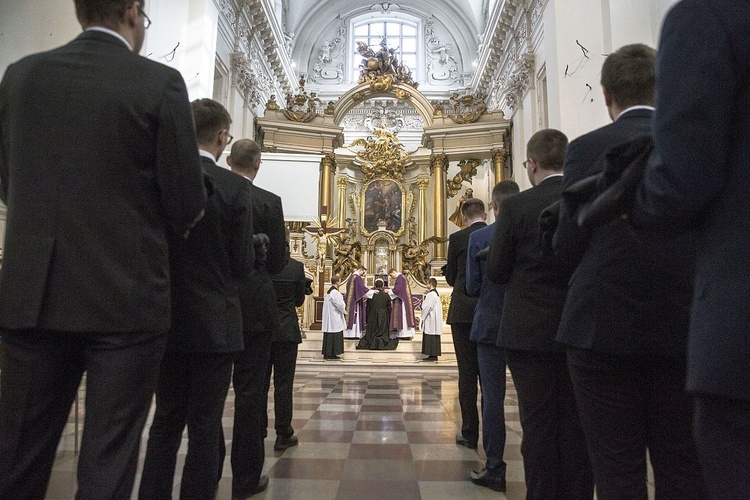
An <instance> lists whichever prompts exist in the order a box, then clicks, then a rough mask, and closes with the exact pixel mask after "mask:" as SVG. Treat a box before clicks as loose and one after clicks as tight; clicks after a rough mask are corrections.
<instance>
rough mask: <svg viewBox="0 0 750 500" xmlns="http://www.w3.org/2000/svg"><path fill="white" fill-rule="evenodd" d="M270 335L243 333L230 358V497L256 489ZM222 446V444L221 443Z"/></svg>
mask: <svg viewBox="0 0 750 500" xmlns="http://www.w3.org/2000/svg"><path fill="white" fill-rule="evenodd" d="M270 357H271V332H263V331H259V332H245V350H244V351H242V352H239V353H237V355H236V356H235V358H234V376H233V383H234V435H233V437H232V493H233V494H234V495H235V496H243V495H247V494H249V493H250V492H252V491H253V490H254V489H255V488H257V486H258V481H260V476H261V472H262V471H263V462H264V461H265V456H266V451H265V446H264V443H263V439H264V436H265V432H266V422H267V420H266V419H267V416H266V415H265V409H266V407H267V406H266V405H267V403H266V399H267V394H266V392H265V391H264V388H265V382H266V369H267V367H268V362H269V359H270ZM222 442H223V441H222Z"/></svg>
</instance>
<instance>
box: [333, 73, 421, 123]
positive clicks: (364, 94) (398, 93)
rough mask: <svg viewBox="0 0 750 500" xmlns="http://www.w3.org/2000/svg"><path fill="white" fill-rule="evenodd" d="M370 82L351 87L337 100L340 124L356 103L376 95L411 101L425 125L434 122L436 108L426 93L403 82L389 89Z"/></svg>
mask: <svg viewBox="0 0 750 500" xmlns="http://www.w3.org/2000/svg"><path fill="white" fill-rule="evenodd" d="M374 87H376V86H374V85H372V83H370V82H365V83H361V84H359V85H357V86H356V87H353V88H351V89H349V90H348V91H347V92H346V93H345V94H344V95H342V96H341V98H340V99H339V100H338V101H337V102H336V105H335V107H334V108H333V120H334V122H336V124H337V125H338V124H339V123H341V120H343V119H344V117H345V116H346V114H347V113H348V112H349V111H350V110H351V109H352V108H353V107H354V106H356V105H358V104H360V103H362V102H364V101H367V100H370V99H374V98H376V97H392V98H395V99H399V100H402V101H407V102H409V103H410V104H411V105H412V106H414V109H416V110H417V112H418V113H419V114H420V116H421V117H422V119H423V120H424V123H425V127H429V126H430V125H432V122H433V119H434V117H433V113H434V108H433V107H432V104H431V103H430V101H429V100H428V99H427V97H425V95H424V94H423V93H422V92H420V91H419V90H417V89H415V88H414V87H412V86H411V85H405V84H401V83H395V84H393V85H392V86H391V87H390V89H388V90H380V89H377V88H374Z"/></svg>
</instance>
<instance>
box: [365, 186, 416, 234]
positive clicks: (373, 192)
mask: <svg viewBox="0 0 750 500" xmlns="http://www.w3.org/2000/svg"><path fill="white" fill-rule="evenodd" d="M362 189H363V196H362V205H363V206H362V228H363V232H364V234H365V235H366V236H369V235H370V234H372V233H374V232H375V231H377V230H378V229H379V225H383V224H384V225H385V230H386V231H389V232H391V233H393V234H395V235H400V234H401V233H403V231H404V220H403V209H404V205H405V204H406V200H405V197H406V194H405V193H404V191H403V189H402V188H401V185H400V184H399V183H398V182H396V181H393V180H391V179H373V180H371V181H369V182H368V183H367V184H365V186H364V187H363V188H362Z"/></svg>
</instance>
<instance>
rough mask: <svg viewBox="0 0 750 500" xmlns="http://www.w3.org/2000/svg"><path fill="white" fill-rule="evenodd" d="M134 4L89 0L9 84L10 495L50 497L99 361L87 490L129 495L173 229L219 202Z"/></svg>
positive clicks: (6, 488) (4, 304)
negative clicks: (57, 462) (60, 450)
mask: <svg viewBox="0 0 750 500" xmlns="http://www.w3.org/2000/svg"><path fill="white" fill-rule="evenodd" d="M124 4H127V2H122V1H116V0H97V1H94V0H77V1H76V8H77V13H78V19H79V21H80V22H81V25H82V26H83V28H84V29H85V32H84V33H82V34H81V35H80V36H78V38H76V39H75V40H73V41H72V42H70V43H69V44H67V45H65V46H63V47H60V48H58V49H55V50H52V51H50V52H45V53H41V54H36V55H32V56H29V57H27V58H24V59H22V60H21V61H19V62H17V63H15V64H13V65H11V66H10V67H9V68H8V70H7V72H6V73H5V77H4V78H3V81H2V83H0V198H1V199H2V200H3V202H5V203H6V205H7V206H8V221H7V233H6V238H5V248H4V256H3V257H4V259H3V270H2V274H1V275H0V327H1V328H2V332H1V333H0V336H2V338H3V343H4V344H5V348H6V354H5V357H4V359H3V361H2V363H3V366H2V387H1V388H0V394H1V396H0V498H42V497H43V496H44V492H45V489H46V487H47V482H48V480H49V475H50V469H51V467H52V462H53V460H54V458H55V449H56V447H57V443H58V440H59V438H60V433H61V432H62V429H63V427H64V425H65V423H66V421H67V419H68V414H69V412H70V407H71V404H72V402H73V399H74V398H75V395H76V391H77V390H78V385H79V382H80V380H81V377H82V374H83V372H84V371H86V372H87V377H86V384H87V386H86V422H85V429H84V433H83V442H82V444H81V447H82V448H81V454H80V459H79V464H78V494H77V495H78V498H129V496H130V493H131V489H132V486H133V480H134V477H135V471H136V468H137V462H138V447H139V443H140V435H141V432H142V430H143V425H144V423H145V421H146V416H147V414H148V410H149V407H150V405H151V398H152V395H153V390H154V386H155V383H156V375H157V371H158V367H159V362H160V360H161V356H162V354H163V352H164V346H165V342H166V332H167V329H168V328H169V325H170V294H169V289H170V277H169V261H168V249H167V238H168V235H171V234H174V235H182V234H184V233H186V232H187V231H188V230H189V228H190V227H191V226H192V224H194V222H195V220H196V219H197V218H198V217H199V215H200V213H201V211H202V210H203V206H204V205H205V202H206V194H205V189H204V187H203V178H202V176H201V171H200V162H199V159H198V152H197V147H196V142H195V134H194V131H193V126H192V122H193V119H192V114H191V111H190V105H189V102H188V98H187V91H186V89H185V84H184V81H183V79H182V77H181V76H180V74H179V73H178V72H177V71H175V70H174V69H171V68H168V67H166V66H164V65H162V64H159V63H156V62H154V61H151V60H148V59H146V58H143V57H140V56H138V55H137V53H138V51H140V49H141V45H142V43H143V38H144V29H145V23H146V16H145V14H144V13H143V2H141V1H135V2H131V3H130V4H129V5H127V6H124ZM40 139H43V140H40ZM20 401H23V402H24V403H23V404H22V405H21V404H19V402H20Z"/></svg>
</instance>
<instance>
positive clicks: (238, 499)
mask: <svg viewBox="0 0 750 500" xmlns="http://www.w3.org/2000/svg"><path fill="white" fill-rule="evenodd" d="M266 488H268V476H266V475H263V476H260V480H258V486H256V487H255V489H254V490H253V491H251V492H250V493H246V494H244V495H235V494H232V500H246V499H248V498H250V497H251V496H253V495H257V494H258V493H260V492H263V491H266Z"/></svg>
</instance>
